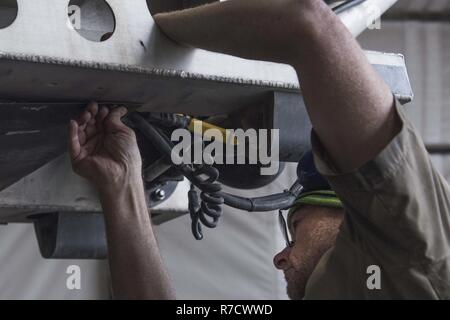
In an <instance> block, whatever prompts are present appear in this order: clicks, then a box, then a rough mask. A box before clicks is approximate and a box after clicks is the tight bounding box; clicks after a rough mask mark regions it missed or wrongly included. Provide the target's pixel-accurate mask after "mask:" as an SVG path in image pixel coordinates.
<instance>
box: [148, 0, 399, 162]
mask: <svg viewBox="0 0 450 320" xmlns="http://www.w3.org/2000/svg"><path fill="white" fill-rule="evenodd" d="M155 21H156V22H157V24H158V25H159V26H160V27H161V28H162V30H163V31H164V32H165V33H166V34H167V35H168V36H169V37H170V38H172V39H174V40H175V41H177V42H180V43H183V44H186V45H190V46H194V47H198V48H202V49H206V50H211V51H216V52H222V53H227V54H231V55H235V56H240V57H243V58H248V59H255V60H267V61H274V62H281V63H286V64H290V65H292V66H293V67H294V68H295V69H296V71H297V74H298V75H299V81H300V84H301V88H302V92H303V95H304V98H305V101H306V105H307V108H308V113H309V116H310V118H311V122H312V123H313V126H314V129H315V132H316V133H317V135H318V137H319V139H320V141H321V143H322V144H323V145H324V147H325V149H326V150H327V152H328V153H329V155H330V157H331V159H332V161H333V163H334V165H335V166H336V169H338V170H340V171H348V170H352V169H356V168H358V167H360V166H361V165H363V164H364V163H366V162H367V161H369V160H371V159H373V158H374V157H375V156H376V155H377V154H378V153H380V151H382V150H383V149H384V148H385V147H386V145H387V144H388V143H389V142H390V141H391V140H392V139H393V138H394V137H395V135H396V134H397V133H398V132H399V131H400V129H401V122H400V120H399V118H398V116H397V113H396V112H395V108H394V98H393V95H392V93H391V91H390V89H389V87H388V86H387V85H386V84H385V83H384V81H383V80H382V79H381V77H380V76H379V75H378V74H377V73H376V72H375V70H374V69H373V68H372V66H371V65H370V63H369V62H368V60H367V58H366V57H365V55H364V52H363V51H362V50H361V48H360V47H359V45H358V43H357V42H356V40H355V39H354V38H353V36H352V35H351V34H350V32H349V31H348V30H347V29H346V27H345V26H344V25H343V24H342V22H341V21H340V20H339V18H338V17H337V16H336V15H335V14H334V13H333V12H332V10H331V9H330V8H329V7H328V6H327V5H326V4H325V3H324V2H323V1H322V0H229V1H226V2H220V3H219V2H217V3H213V4H209V5H204V6H201V7H197V8H194V9H188V10H184V11H178V12H172V13H165V14H159V15H156V16H155Z"/></svg>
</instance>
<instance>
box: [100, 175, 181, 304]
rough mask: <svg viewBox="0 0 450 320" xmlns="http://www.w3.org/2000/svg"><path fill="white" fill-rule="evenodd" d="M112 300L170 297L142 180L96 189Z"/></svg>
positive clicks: (170, 293) (170, 292) (172, 297)
mask: <svg viewBox="0 0 450 320" xmlns="http://www.w3.org/2000/svg"><path fill="white" fill-rule="evenodd" d="M100 199H101V203H102V207H103V211H104V215H105V223H106V233H107V239H108V250H109V252H108V255H109V263H110V269H111V276H112V283H113V293H114V298H116V299H174V298H175V295H174V292H173V289H172V288H171V285H170V280H169V277H168V274H167V272H166V270H165V268H164V266H163V262H162V259H161V256H160V253H159V249H158V246H157V243H156V238H155V235H154V233H153V229H152V225H151V220H150V216H149V212H148V209H147V204H146V201H145V193H144V188H143V185H142V179H141V178H140V177H139V178H135V179H131V180H130V182H129V183H127V184H125V185H124V186H123V187H122V188H120V189H117V190H115V191H112V190H108V189H107V188H106V189H105V190H100Z"/></svg>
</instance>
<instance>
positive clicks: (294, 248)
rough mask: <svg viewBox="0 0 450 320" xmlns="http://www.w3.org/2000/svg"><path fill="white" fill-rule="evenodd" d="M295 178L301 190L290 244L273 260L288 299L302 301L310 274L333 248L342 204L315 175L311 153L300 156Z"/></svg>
mask: <svg viewBox="0 0 450 320" xmlns="http://www.w3.org/2000/svg"><path fill="white" fill-rule="evenodd" d="M297 175H298V179H299V182H300V183H301V184H302V185H303V187H304V190H303V192H302V194H301V195H300V196H299V198H298V199H297V201H296V203H295V205H294V206H293V208H292V209H291V211H290V212H289V216H288V222H287V227H288V232H287V233H290V235H291V239H292V243H291V244H290V245H288V246H287V247H286V248H285V249H284V250H282V251H281V252H280V253H278V254H277V255H276V256H275V257H274V265H275V267H276V268H277V269H280V270H283V272H284V274H285V277H286V281H287V291H288V295H289V297H290V298H291V299H302V298H303V297H304V295H305V289H306V284H307V282H308V280H309V278H310V276H311V274H312V272H313V271H314V269H315V268H316V266H317V264H318V263H319V260H320V259H321V258H322V256H323V255H324V253H325V252H326V251H328V249H330V248H331V247H332V246H333V245H334V243H335V241H336V237H337V234H338V233H339V228H340V226H341V224H342V221H343V219H344V210H343V206H342V203H341V201H340V200H339V199H338V198H337V196H336V194H335V193H334V192H333V191H332V190H331V187H330V185H329V184H328V182H327V181H326V179H324V178H323V177H322V176H321V175H320V173H319V172H318V171H317V169H316V166H315V164H314V159H313V155H312V153H311V152H308V153H306V154H305V155H304V156H303V158H302V160H301V161H300V163H299V165H298V169H297ZM281 218H282V217H281ZM286 236H287V235H286Z"/></svg>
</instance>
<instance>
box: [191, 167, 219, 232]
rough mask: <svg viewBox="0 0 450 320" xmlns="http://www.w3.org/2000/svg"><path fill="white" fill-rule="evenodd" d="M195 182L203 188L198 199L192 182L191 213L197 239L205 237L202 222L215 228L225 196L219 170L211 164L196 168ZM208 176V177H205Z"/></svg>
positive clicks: (193, 230) (193, 229) (194, 173)
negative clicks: (219, 181)
mask: <svg viewBox="0 0 450 320" xmlns="http://www.w3.org/2000/svg"><path fill="white" fill-rule="evenodd" d="M193 177H194V179H195V184H196V185H198V186H199V189H200V190H201V193H200V199H201V202H200V203H199V201H198V193H197V191H196V190H195V185H194V183H192V184H191V190H190V191H189V193H188V197H189V213H190V215H191V221H192V233H193V235H194V237H195V239H197V240H201V239H203V233H202V227H201V224H203V225H204V226H206V227H207V228H211V229H212V228H215V227H217V224H218V222H219V218H220V217H221V216H222V205H223V204H224V198H223V197H222V196H221V194H220V192H221V191H222V185H221V184H220V183H217V180H218V179H219V171H218V170H217V169H216V168H214V167H212V166H210V165H206V164H203V165H200V166H198V167H196V168H195V169H194V172H193ZM204 177H207V178H204Z"/></svg>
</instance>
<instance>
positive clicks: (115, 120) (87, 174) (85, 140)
mask: <svg viewBox="0 0 450 320" xmlns="http://www.w3.org/2000/svg"><path fill="white" fill-rule="evenodd" d="M126 113H127V109H126V108H124V107H119V108H116V109H112V110H109V109H108V108H106V107H102V108H101V109H99V106H98V104H97V103H95V102H92V103H90V104H89V105H88V107H87V108H86V110H85V111H84V112H83V113H82V114H81V116H80V117H79V118H78V120H72V121H71V122H70V133H69V154H70V158H71V160H72V167H73V169H74V171H75V172H76V173H77V174H78V175H80V176H82V177H84V178H86V179H87V180H89V181H90V182H91V183H92V184H93V185H94V186H95V187H97V188H98V189H99V190H105V189H108V190H110V191H114V190H115V189H116V188H121V187H123V186H124V185H126V184H129V183H133V182H134V181H136V179H139V178H140V176H141V167H142V160H141V156H140V153H139V148H138V146H137V142H136V136H135V134H134V131H133V130H132V129H130V128H129V127H127V126H126V125H125V124H124V123H123V122H122V121H121V118H122V117H123V116H125V115H126Z"/></svg>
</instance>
